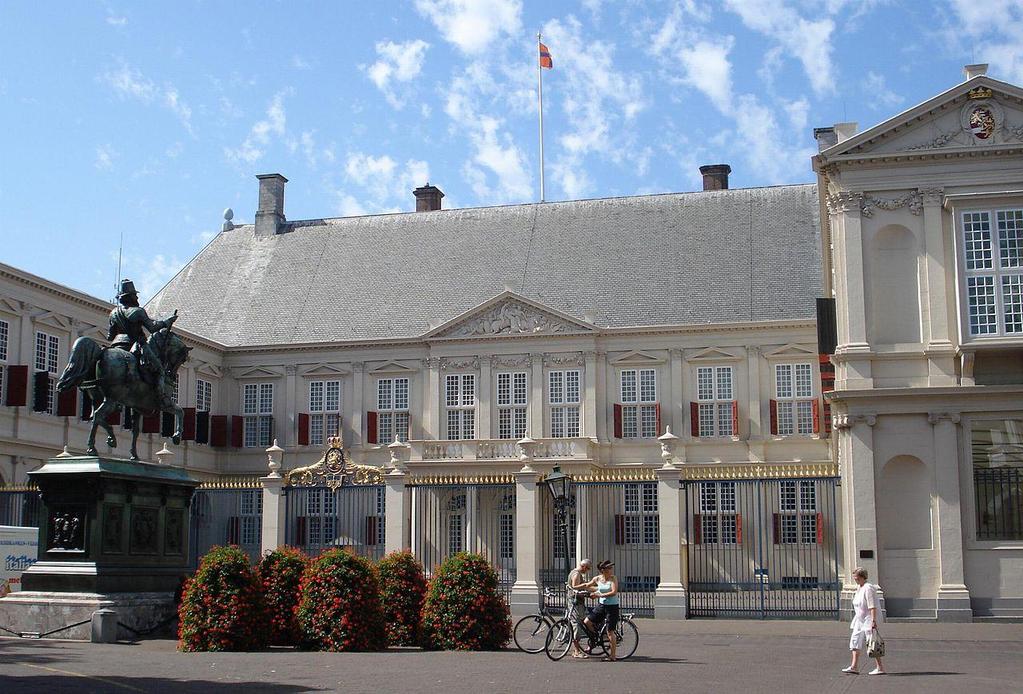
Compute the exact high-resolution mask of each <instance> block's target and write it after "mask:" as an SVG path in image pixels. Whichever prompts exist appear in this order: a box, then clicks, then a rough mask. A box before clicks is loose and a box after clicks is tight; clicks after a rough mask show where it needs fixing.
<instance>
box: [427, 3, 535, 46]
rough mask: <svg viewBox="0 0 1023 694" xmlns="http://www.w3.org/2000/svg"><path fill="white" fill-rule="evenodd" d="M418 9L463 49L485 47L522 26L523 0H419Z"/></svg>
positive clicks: (515, 31) (516, 32)
mask: <svg viewBox="0 0 1023 694" xmlns="http://www.w3.org/2000/svg"><path fill="white" fill-rule="evenodd" d="M416 9H417V10H419V13H420V14H422V15H423V16H424V17H426V18H427V19H429V20H430V21H431V22H433V24H434V26H436V27H437V29H438V30H439V31H440V33H441V34H442V35H443V36H444V39H445V40H446V41H448V42H449V43H452V44H454V45H455V46H456V47H458V49H459V50H461V51H462V52H463V53H468V54H477V53H481V52H482V51H484V50H485V49H486V48H487V47H489V46H490V44H491V43H492V42H493V41H495V40H497V39H498V38H500V37H501V35H502V34H508V35H511V36H514V35H516V34H518V33H519V32H520V31H521V29H522V2H521V0H416Z"/></svg>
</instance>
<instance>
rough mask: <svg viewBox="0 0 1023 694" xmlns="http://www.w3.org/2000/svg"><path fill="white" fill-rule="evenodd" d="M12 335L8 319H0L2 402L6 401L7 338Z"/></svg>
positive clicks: (0, 389)
mask: <svg viewBox="0 0 1023 694" xmlns="http://www.w3.org/2000/svg"><path fill="white" fill-rule="evenodd" d="M9 335H10V326H8V325H7V321H5V320H0V402H4V376H5V373H4V369H5V367H4V364H6V363H7V340H8V337H9Z"/></svg>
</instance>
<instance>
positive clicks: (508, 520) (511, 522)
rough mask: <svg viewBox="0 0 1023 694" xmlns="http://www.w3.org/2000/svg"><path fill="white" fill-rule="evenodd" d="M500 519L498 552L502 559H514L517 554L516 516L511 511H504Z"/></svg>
mask: <svg viewBox="0 0 1023 694" xmlns="http://www.w3.org/2000/svg"><path fill="white" fill-rule="evenodd" d="M499 521H500V540H499V542H498V544H499V547H498V553H499V554H500V557H501V559H512V558H513V557H514V556H515V516H514V515H513V514H511V513H502V514H501V517H500V519H499Z"/></svg>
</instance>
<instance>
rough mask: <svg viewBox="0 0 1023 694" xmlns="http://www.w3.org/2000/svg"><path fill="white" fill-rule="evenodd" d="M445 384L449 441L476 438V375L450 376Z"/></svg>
mask: <svg viewBox="0 0 1023 694" xmlns="http://www.w3.org/2000/svg"><path fill="white" fill-rule="evenodd" d="M444 384H445V385H444V404H445V405H446V410H447V424H448V427H447V430H448V440H450V441H458V440H462V439H474V438H476V376H475V374H448V376H447V378H446V379H445V381H444Z"/></svg>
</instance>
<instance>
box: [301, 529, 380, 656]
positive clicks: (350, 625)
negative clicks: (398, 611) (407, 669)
mask: <svg viewBox="0 0 1023 694" xmlns="http://www.w3.org/2000/svg"><path fill="white" fill-rule="evenodd" d="M299 592H300V597H299V602H298V607H297V608H296V609H295V616H296V617H297V618H298V624H299V628H300V629H301V630H302V643H301V646H302V648H305V649H308V650H316V651H375V650H380V649H382V648H386V647H387V634H386V632H385V630H384V614H383V610H381V608H380V585H379V582H378V580H377V572H376V569H375V567H374V566H373V564H372V563H371V562H370V561H369V560H368V559H364V558H362V557H359V556H356V555H355V554H352V553H351V552H348V551H345V550H342V549H332V550H329V551H327V552H324V553H323V554H321V555H320V557H319V558H318V559H316V560H315V561H313V562H312V563H311V564H310V565H309V568H307V569H306V571H305V574H304V575H303V576H302V585H301V588H300V589H299Z"/></svg>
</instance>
